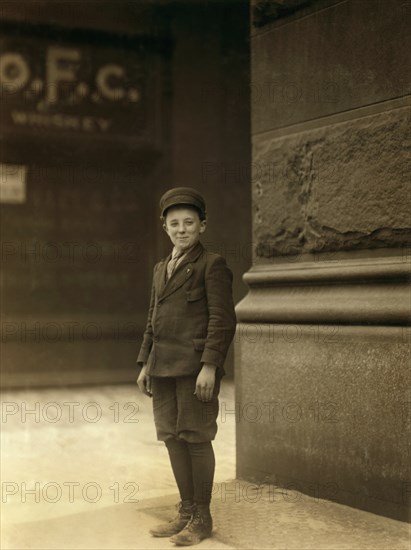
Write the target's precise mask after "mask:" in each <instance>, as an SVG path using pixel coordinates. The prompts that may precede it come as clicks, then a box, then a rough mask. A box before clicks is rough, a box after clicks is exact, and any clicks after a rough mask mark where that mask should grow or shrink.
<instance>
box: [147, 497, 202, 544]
mask: <svg viewBox="0 0 411 550" xmlns="http://www.w3.org/2000/svg"><path fill="white" fill-rule="evenodd" d="M177 506H178V514H177V516H176V517H175V518H174V519H172V520H170V521H168V522H167V523H160V525H156V526H155V527H153V528H152V529H150V534H151V535H153V537H171V535H175V534H177V533H179V532H180V531H181V530H182V529H184V527H185V526H186V525H187V523H188V522H189V521H190V518H191V516H192V515H193V512H194V508H195V507H194V505H191V506H183V503H182V502H180V503H179V504H178V505H177Z"/></svg>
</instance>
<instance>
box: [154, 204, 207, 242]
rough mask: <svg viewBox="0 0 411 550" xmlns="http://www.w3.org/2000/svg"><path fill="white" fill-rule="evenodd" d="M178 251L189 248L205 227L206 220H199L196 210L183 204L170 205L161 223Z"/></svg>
mask: <svg viewBox="0 0 411 550" xmlns="http://www.w3.org/2000/svg"><path fill="white" fill-rule="evenodd" d="M163 227H164V229H165V231H166V233H167V234H168V236H169V237H170V239H171V242H172V243H173V245H174V246H175V247H176V249H177V251H178V252H182V251H183V250H185V249H187V248H190V246H193V245H194V244H195V243H196V242H197V241H198V239H199V236H200V233H203V232H204V231H205V228H206V221H205V220H203V221H200V216H199V215H198V212H197V211H196V210H194V209H192V208H186V207H185V206H172V207H171V208H169V209H168V210H167V212H166V219H165V222H164V225H163Z"/></svg>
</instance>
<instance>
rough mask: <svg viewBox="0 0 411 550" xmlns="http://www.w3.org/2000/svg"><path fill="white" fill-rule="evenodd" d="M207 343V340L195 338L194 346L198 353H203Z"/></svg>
mask: <svg viewBox="0 0 411 550" xmlns="http://www.w3.org/2000/svg"><path fill="white" fill-rule="evenodd" d="M205 343H206V339H205V338H193V345H194V349H195V350H196V351H202V350H203V349H204V346H205Z"/></svg>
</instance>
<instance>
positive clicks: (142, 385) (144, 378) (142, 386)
mask: <svg viewBox="0 0 411 550" xmlns="http://www.w3.org/2000/svg"><path fill="white" fill-rule="evenodd" d="M146 370H147V367H146V365H144V366H143V368H142V369H141V372H140V375H139V377H138V378H137V386H138V388H139V390H140V391H141V392H142V393H144V394H145V395H148V396H149V397H152V393H151V378H150V376H149V375H148V374H146Z"/></svg>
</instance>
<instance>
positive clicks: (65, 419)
mask: <svg viewBox="0 0 411 550" xmlns="http://www.w3.org/2000/svg"><path fill="white" fill-rule="evenodd" d="M221 400H222V401H224V403H225V409H226V410H227V411H230V410H233V409H234V387H233V385H232V384H230V383H227V382H224V384H223V388H222V392H221ZM68 403H71V404H72V405H71V409H70V405H68ZM74 404H75V405H74ZM5 410H6V411H7V414H6V415H5V416H4V415H3V424H2V434H1V436H2V453H3V454H2V463H1V466H2V472H1V473H2V481H3V485H2V493H3V494H2V500H3V509H2V541H1V548H3V549H5V550H6V549H10V550H18V549H19V550H20V549H32V550H35V549H36V550H37V549H39V550H40V549H42V550H43V549H44V550H46V549H47V550H52V549H53V550H54V549H55V550H57V549H58V550H63V549H73V550H74V549H84V550H86V549H87V550H92V549H93V550H94V549H95V550H97V549H111V550H113V549H130V550H131V549H146V548H147V549H150V548H154V549H155V548H157V549H163V548H175V546H174V545H173V544H171V543H170V542H169V541H168V539H156V538H153V537H151V536H150V535H149V534H148V530H149V529H150V527H151V526H153V525H155V524H156V523H158V521H163V520H167V519H169V518H170V517H172V516H173V515H174V514H175V508H174V505H175V504H176V503H177V501H178V496H177V494H176V488H175V482H174V479H173V477H172V473H171V471H170V467H169V463H168V456H167V452H166V450H165V448H164V445H163V444H162V443H159V442H157V441H156V438H155V432H154V426H153V422H152V413H151V401H150V400H149V399H148V398H146V397H143V396H141V394H139V393H138V392H137V390H136V388H135V387H133V386H103V387H84V388H65V389H64V388H63V389H45V390H30V391H26V392H24V391H10V392H5V393H4V394H3V411H5ZM70 410H71V413H72V414H69V413H70ZM28 411H34V412H32V413H29V412H28ZM234 451H235V420H234V418H233V415H231V414H229V415H227V416H226V417H224V418H221V419H220V427H219V434H218V436H217V439H216V441H215V452H216V456H217V470H216V478H215V481H216V486H215V488H214V496H213V504H212V511H213V517H214V536H213V538H211V539H207V540H204V541H203V542H202V543H201V544H200V545H199V546H198V548H202V549H204V550H205V549H208V548H210V549H218V548H221V549H224V548H227V549H228V548H253V549H258V550H260V549H261V550H263V549H268V548H273V549H281V550H294V549H295V550H297V549H298V550H300V549H301V550H303V549H310V550H311V549H313V550H314V549H324V550H333V549H335V550H337V549H338V550H345V549H347V550H348V549H349V550H367V549H370V550H371V549H381V550H382V549H384V550H388V549H389V550H391V549H393V550H410V548H411V543H410V525H408V524H405V523H402V522H398V521H395V520H392V519H388V518H384V517H380V516H376V515H374V514H370V513H367V512H364V511H360V510H356V509H353V508H349V507H346V506H342V505H338V504H335V503H332V502H328V501H323V500H318V499H315V498H310V497H307V496H305V495H300V494H295V495H293V494H292V492H290V491H288V493H287V494H286V495H285V494H283V493H282V492H281V490H280V489H278V488H273V487H268V486H265V487H260V488H258V487H256V486H255V485H253V484H249V483H246V482H240V481H235V480H234V477H235V464H234V457H235V452H234ZM226 480H231V481H226ZM272 489H274V491H273V490H272Z"/></svg>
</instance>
